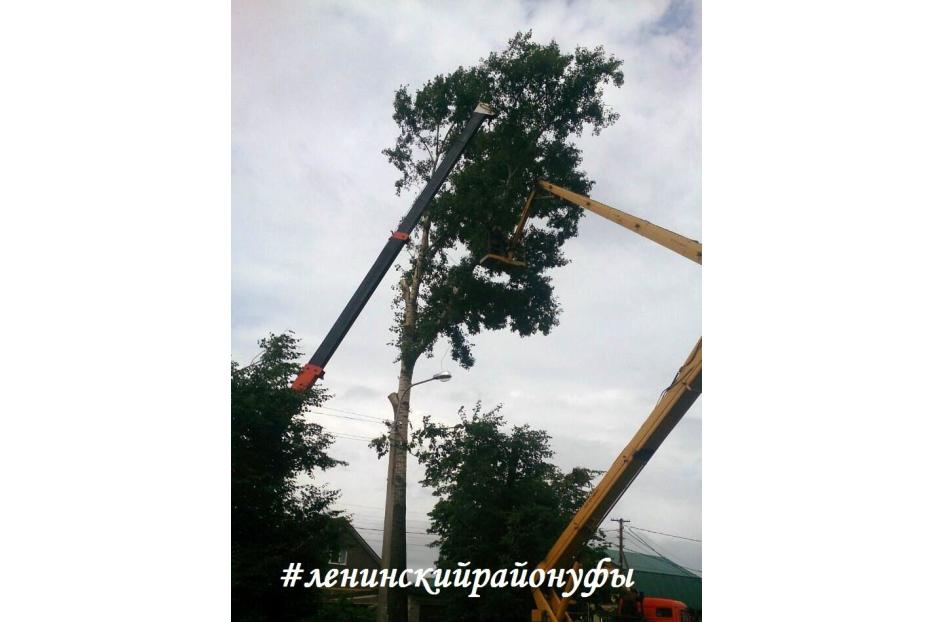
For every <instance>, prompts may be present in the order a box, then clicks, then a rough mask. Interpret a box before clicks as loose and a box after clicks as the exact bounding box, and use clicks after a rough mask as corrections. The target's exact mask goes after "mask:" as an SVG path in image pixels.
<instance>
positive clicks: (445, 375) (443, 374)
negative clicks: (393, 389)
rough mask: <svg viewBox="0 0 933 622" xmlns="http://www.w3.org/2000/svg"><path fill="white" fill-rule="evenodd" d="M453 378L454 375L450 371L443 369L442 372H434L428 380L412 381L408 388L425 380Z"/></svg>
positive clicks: (443, 380) (442, 380)
mask: <svg viewBox="0 0 933 622" xmlns="http://www.w3.org/2000/svg"><path fill="white" fill-rule="evenodd" d="M451 378H453V376H451V375H450V372H449V371H442V372H438V373H436V374H434V375H433V376H431V377H430V378H428V379H427V380H419V381H418V382H412V383H411V386H409V387H408V388H409V390H411V387H413V386H415V385H419V384H424V383H425V382H431V381H432V380H440V381H441V382H448V381H449V380H450V379H451Z"/></svg>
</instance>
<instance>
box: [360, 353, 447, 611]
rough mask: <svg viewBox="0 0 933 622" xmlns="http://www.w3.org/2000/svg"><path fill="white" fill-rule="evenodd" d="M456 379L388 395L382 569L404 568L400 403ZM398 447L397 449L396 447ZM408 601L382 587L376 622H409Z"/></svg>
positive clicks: (442, 377)
mask: <svg viewBox="0 0 933 622" xmlns="http://www.w3.org/2000/svg"><path fill="white" fill-rule="evenodd" d="M452 377H453V376H451V374H450V372H449V371H442V372H438V373H436V374H434V375H433V376H431V377H430V378H426V379H424V380H419V381H418V382H412V383H411V384H410V385H408V388H407V389H406V390H405V391H403V392H402V395H401V396H400V395H399V394H398V393H392V394H391V395H389V402H390V403H391V404H392V409H393V410H394V411H395V417H394V426H393V430H392V433H391V437H390V443H389V465H388V471H389V472H388V476H387V477H386V509H385V517H384V519H383V527H382V567H383V568H384V569H387V570H390V569H391V568H392V567H398V566H404V565H405V561H404V560H405V559H406V555H405V513H406V508H405V488H406V477H405V476H406V471H407V466H408V461H407V455H408V449H407V447H406V445H407V442H408V426H407V423H408V421H407V416H406V417H405V421H404V422H402V423H401V424H400V422H399V418H398V415H399V413H398V411H399V404H400V403H401V401H402V398H403V397H404V396H405V395H407V394H408V392H409V391H411V388H412V387H414V386H417V385H419V384H424V383H426V382H433V381H434V380H439V381H441V382H448V381H449V380H450V379H451V378H452ZM397 445H398V446H397ZM407 601H408V598H407V595H406V594H405V592H401V593H398V592H395V593H392V594H391V595H390V594H389V590H388V588H386V587H384V586H380V587H379V595H378V599H377V603H376V620H377V622H399V621H407V620H408V616H407V609H408V602H407Z"/></svg>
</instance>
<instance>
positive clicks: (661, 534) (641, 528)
mask: <svg viewBox="0 0 933 622" xmlns="http://www.w3.org/2000/svg"><path fill="white" fill-rule="evenodd" d="M628 528H629V529H637V530H638V531H646V532H648V533H653V534H657V535H659V536H667V537H669V538H678V539H680V540H689V541H690V542H696V543H698V544H702V543H703V541H702V540H698V539H697V538H688V537H687V536H678V535H675V534H672V533H665V532H663V531H652V530H651V529H645V528H644V527H635V526H633V525H629V526H628ZM600 529H602V530H603V531H605V532H606V533H613V532H616V531H619V528H618V527H600Z"/></svg>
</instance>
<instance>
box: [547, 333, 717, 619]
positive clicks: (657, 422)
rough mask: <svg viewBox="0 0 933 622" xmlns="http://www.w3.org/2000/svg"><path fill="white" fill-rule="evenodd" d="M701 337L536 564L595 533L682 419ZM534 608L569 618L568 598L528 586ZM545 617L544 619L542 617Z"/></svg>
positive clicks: (560, 563) (559, 561)
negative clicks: (631, 436)
mask: <svg viewBox="0 0 933 622" xmlns="http://www.w3.org/2000/svg"><path fill="white" fill-rule="evenodd" d="M702 357H703V353H702V340H700V341H699V342H697V345H696V346H695V347H694V348H693V351H692V352H690V355H689V356H688V357H687V360H686V361H685V362H684V364H683V367H681V368H680V371H678V372H677V377H676V378H675V379H674V382H673V383H672V384H671V386H670V387H668V388H667V390H666V391H665V392H664V394H663V395H662V396H661V399H660V400H659V401H658V404H657V406H655V407H654V410H652V411H651V414H650V415H649V416H648V418H647V419H646V420H645V422H644V423H643V424H642V425H641V428H639V429H638V432H636V433H635V436H634V437H633V438H632V440H631V441H629V444H628V445H626V446H625V449H623V450H622V453H621V454H619V457H618V458H616V460H615V462H613V463H612V466H611V467H610V468H609V470H608V471H606V474H605V475H604V476H603V478H602V479H601V480H600V482H599V484H597V486H596V488H594V489H593V492H591V493H590V496H589V497H588V498H587V500H586V502H585V503H584V504H583V505H582V506H581V507H580V509H579V510H578V511H577V514H576V516H574V517H573V520H571V521H570V524H569V525H567V527H566V528H565V529H564V532H563V533H562V534H561V535H560V538H558V539H557V542H555V543H554V546H552V547H551V550H550V551H549V552H548V554H547V556H546V557H545V558H544V561H542V562H541V563H540V564H538V568H541V569H542V570H544V571H547V570H550V569H551V568H562V567H566V566H567V565H568V564H569V563H570V562H571V561H572V559H573V557H574V556H575V555H576V553H577V551H579V550H580V547H581V546H582V545H583V544H584V543H585V542H586V541H587V540H589V539H590V538H592V537H593V535H594V534H595V533H596V529H597V528H598V527H599V525H600V523H602V521H603V519H605V518H606V515H607V514H608V513H609V511H610V510H611V509H612V508H613V506H614V505H615V504H616V503H617V502H618V501H619V499H620V498H621V497H622V494H623V493H624V492H625V491H626V489H627V488H628V487H629V485H630V484H631V483H632V481H633V480H634V479H635V477H636V476H637V475H638V474H639V473H640V472H641V470H642V468H643V467H644V466H645V464H646V463H647V462H648V460H649V459H650V458H651V456H652V455H654V452H655V451H656V450H657V449H658V447H659V446H660V445H661V443H662V442H663V441H664V439H665V438H667V435H668V434H670V432H671V430H673V429H674V426H675V425H677V423H678V422H679V421H680V420H681V418H682V417H683V416H684V414H685V413H686V412H687V410H689V409H690V406H692V405H693V402H695V401H696V399H697V398H698V397H699V396H700V393H701V392H702V391H703V372H702ZM533 595H534V599H535V606H536V607H537V609H536V610H535V612H534V614H533V615H532V619H533V620H539V621H542V622H543V621H545V620H547V621H548V622H563V621H564V620H569V617H568V616H567V615H566V609H567V606H568V605H569V601H568V600H567V599H565V598H562V597H561V596H560V595H559V594H558V593H556V592H551V593H550V594H548V595H546V594H545V593H544V592H542V591H541V590H540V589H535V590H533ZM545 615H546V616H547V617H544V616H545Z"/></svg>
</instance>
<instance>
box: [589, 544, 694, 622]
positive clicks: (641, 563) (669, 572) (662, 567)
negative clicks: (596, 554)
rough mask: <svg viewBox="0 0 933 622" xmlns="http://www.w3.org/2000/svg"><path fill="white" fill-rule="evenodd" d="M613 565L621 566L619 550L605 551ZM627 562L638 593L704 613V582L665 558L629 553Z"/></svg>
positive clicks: (626, 554) (626, 558)
mask: <svg viewBox="0 0 933 622" xmlns="http://www.w3.org/2000/svg"><path fill="white" fill-rule="evenodd" d="M603 552H604V553H605V554H606V557H609V558H611V559H612V563H613V564H618V563H619V551H618V550H617V549H604V550H603ZM625 561H627V562H628V567H629V568H632V569H633V570H634V572H633V573H632V580H633V581H634V582H635V589H636V590H638V591H639V592H644V593H645V595H646V596H657V597H660V598H673V599H675V600H679V601H682V602H683V603H684V604H686V605H687V607H689V608H690V609H698V610H701V609H703V598H702V596H703V579H702V578H700V577H699V576H697V575H695V574H694V573H692V572H690V571H689V570H687V569H686V568H681V567H680V566H678V565H677V564H675V563H673V562H670V561H668V560H666V559H664V558H663V557H656V556H654V555H645V554H644V553H635V552H633V551H625Z"/></svg>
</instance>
